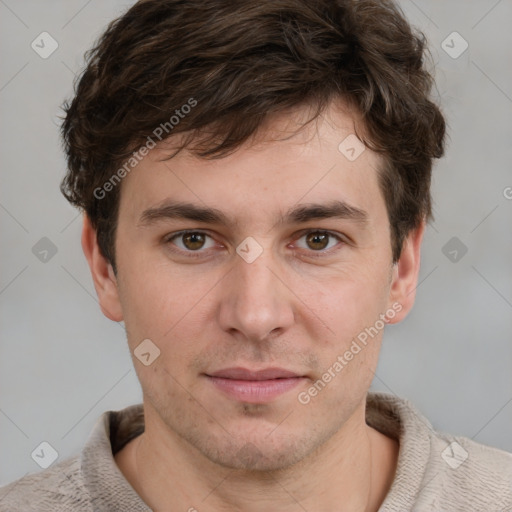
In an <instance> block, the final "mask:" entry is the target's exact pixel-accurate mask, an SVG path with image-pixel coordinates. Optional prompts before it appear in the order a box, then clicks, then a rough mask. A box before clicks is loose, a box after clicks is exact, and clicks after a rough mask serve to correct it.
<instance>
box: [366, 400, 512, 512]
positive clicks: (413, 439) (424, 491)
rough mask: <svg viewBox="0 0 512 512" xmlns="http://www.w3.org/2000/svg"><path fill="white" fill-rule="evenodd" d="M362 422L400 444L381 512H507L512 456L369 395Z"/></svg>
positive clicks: (400, 403)
mask: <svg viewBox="0 0 512 512" xmlns="http://www.w3.org/2000/svg"><path fill="white" fill-rule="evenodd" d="M367 404H368V408H367V422H369V424H371V425H372V426H373V427H374V428H377V430H379V431H381V432H382V433H384V434H386V435H388V436H389V437H392V438H395V439H398V440H399V444H400V448H399V455H398V463H397V470H396V473H395V477H394V481H393V483H392V486H391V489H390V491H389V493H388V495H387V497H386V499H385V501H384V503H383V504H382V506H381V509H380V512H398V511H400V512H403V511H405V510H407V511H414V512H468V511H471V512H512V454H510V453H507V452H505V451H503V450H500V449H498V448H493V447H491V446H486V445H483V444H480V443H477V442H476V441H474V440H472V439H469V438H467V437H462V436H456V435H451V434H447V433H444V432H440V431H437V430H435V429H434V428H433V427H432V425H431V423H430V422H429V421H428V419H427V418H425V417H424V416H423V415H422V414H421V413H420V412H419V410H418V409H416V407H415V406H414V405H413V404H412V403H410V402H409V401H408V400H405V399H403V398H399V397H396V396H394V395H390V394H386V393H372V394H370V395H369V396H368V400H367Z"/></svg>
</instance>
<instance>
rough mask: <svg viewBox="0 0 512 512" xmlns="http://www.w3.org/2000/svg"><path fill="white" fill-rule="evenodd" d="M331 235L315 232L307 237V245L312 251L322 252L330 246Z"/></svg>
mask: <svg viewBox="0 0 512 512" xmlns="http://www.w3.org/2000/svg"><path fill="white" fill-rule="evenodd" d="M329 236H330V235H329V234H328V233H320V232H318V231H314V232H311V233H308V234H307V235H306V243H307V244H308V247H309V248H310V249H313V250H315V251H321V250H322V249H325V248H326V247H327V245H328V244H329Z"/></svg>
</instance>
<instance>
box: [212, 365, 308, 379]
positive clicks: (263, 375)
mask: <svg viewBox="0 0 512 512" xmlns="http://www.w3.org/2000/svg"><path fill="white" fill-rule="evenodd" d="M208 375H209V376H210V377H220V378H222V379H233V380H271V379H291V378H294V377H302V375H299V374H297V373H294V372H291V371H289V370H285V369H283V368H265V369H263V370H256V371H252V370H247V369H245V368H226V369H225V370H219V371H218V372H214V373H210V374H208Z"/></svg>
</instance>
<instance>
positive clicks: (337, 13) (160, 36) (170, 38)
mask: <svg viewBox="0 0 512 512" xmlns="http://www.w3.org/2000/svg"><path fill="white" fill-rule="evenodd" d="M425 53H426V42H425V37H424V36H423V34H421V33H419V32H416V31H414V30H413V29H412V28H411V27H410V25H409V24H408V22H407V21H406V19H405V17H404V15H403V13H402V12H401V10H400V9H399V7H397V6H396V5H395V4H394V3H393V2H392V1H385V0H257V1H256V0H254V1H253V0H142V1H139V2H138V3H136V4H135V5H134V6H133V7H131V8H130V9H129V10H128V11H127V12H126V13H125V14H124V15H123V16H121V17H120V18H118V19H116V20H114V21H112V22H111V23H110V24H109V26H108V27H107V29H106V31H105V32H104V34H103V35H102V36H101V37H100V39H99V40H98V42H97V44H96V46H95V47H94V48H92V49H91V50H89V51H88V52H87V53H86V67H85V69H84V71H83V72H82V74H81V76H80V77H79V79H78V80H77V82H76V83H75V96H74V98H73V99H72V101H71V103H69V102H65V103H64V105H63V110H64V112H65V116H64V120H63V124H62V127H61V133H62V137H63V141H64V146H65V151H66V155H67V164H68V172H67V174H66V176H65V177H64V179H63V180H62V183H61V191H62V193H63V194H64V195H65V197H66V198H67V199H68V200H69V201H70V202H71V203H72V204H74V205H75V206H77V207H79V208H81V209H83V210H84V211H85V212H86V214H87V215H88V217H89V218H90V220H91V224H92V226H93V227H94V228H95V230H96V233H97V239H98V244H99V247H100V250H101V252H102V254H103V255H104V256H105V257H106V258H107V259H108V260H109V261H110V262H111V264H112V266H113V268H114V271H115V270H116V265H115V244H114V241H115V232H116V225H117V217H118V211H119V197H120V196H119V193H120V187H113V188H112V190H111V191H109V193H108V194H107V195H106V196H105V197H104V198H100V199H98V198H97V194H95V192H94V191H95V190H97V189H98V187H101V186H102V184H104V183H105V182H106V181H107V180H109V178H110V177H111V176H112V174H113V172H114V171H115V170H116V169H117V168H118V167H119V166H120V165H122V163H123V162H125V161H126V160H127V159H128V158H129V157H130V156H131V154H132V152H133V151H134V150H135V149H136V148H138V147H140V146H141V145H142V144H144V143H145V142H146V141H147V140H148V137H149V136H151V134H152V133H153V132H154V130H155V127H157V126H163V125H164V124H165V123H167V125H166V126H167V127H169V119H170V116H171V115H173V113H174V112H175V111H176V109H179V108H180V107H181V106H182V105H185V104H187V103H188V102H189V101H190V98H191V97H193V98H194V101H195V102H196V104H195V107H194V108H193V109H189V111H188V113H187V115H185V116H180V120H179V122H178V123H177V124H175V125H173V126H172V128H171V127H169V133H168V134H169V135H171V134H177V133H182V132H188V134H185V135H190V136H188V137H185V141H184V142H183V146H182V148H183V147H187V148H188V149H189V150H191V151H193V152H195V153H196V154H197V155H198V156H201V157H204V158H220V157H222V156H225V155H227V154H229V153H231V152H233V151H235V150H236V149H237V148H238V147H239V146H240V145H241V144H242V143H243V142H245V141H246V140H247V139H249V137H250V136H251V135H253V134H255V133H256V132H257V131H258V129H259V128H260V127H261V126H262V124H263V121H264V120H265V119H267V116H269V115H270V114H273V113H278V112H282V111H284V110H287V109H289V108H293V107H297V106H299V105H304V104H307V105H311V106H313V107H314V112H315V113H314V115H313V117H312V118H311V119H310V120H312V119H314V118H315V117H317V116H318V115H319V114H320V113H321V112H322V111H323V110H324V109H325V107H326V106H327V105H328V104H329V103H330V102H331V100H333V99H336V98H342V99H344V100H346V101H348V102H349V103H351V104H353V105H355V106H356V108H357V110H358V112H359V113H360V114H361V116H362V119H363V122H364V128H365V132H366V134H367V136H365V137H363V140H364V142H365V144H366V145H367V146H368V147H370V148H371V149H373V150H375V151H377V152H379V153H381V154H382V155H383V157H384V158H383V161H384V164H383V166H382V168H381V169H379V186H380V189H381V191H382V193H383V196H384V199H385V202H386V207H387V211H388V217H389V222H390V225H391V245H392V252H393V262H396V261H398V259H399V257H400V253H401V249H402V245H403V241H404V239H405V237H406V236H407V234H408V233H409V231H410V230H412V229H414V228H417V227H418V226H419V225H420V223H421V222H422V220H424V219H426V220H429V219H430V218H431V217H432V211H431V209H432V208H431V196H430V177H431V170H432V161H433V158H440V157H441V156H442V155H443V152H444V137H445V121H444V118H443V115H442V114H441V112H440V109H439V107H438V106H437V105H435V104H434V102H433V101H431V99H430V98H429V96H430V92H431V87H432V85H433V78H432V76H431V74H430V73H429V72H428V70H426V69H425V65H424V57H425ZM171 124H172V123H171ZM171 129H172V131H170V130H171ZM166 133H167V132H166ZM205 134H209V135H205ZM193 141H195V142H194V143H193ZM182 148H180V149H182Z"/></svg>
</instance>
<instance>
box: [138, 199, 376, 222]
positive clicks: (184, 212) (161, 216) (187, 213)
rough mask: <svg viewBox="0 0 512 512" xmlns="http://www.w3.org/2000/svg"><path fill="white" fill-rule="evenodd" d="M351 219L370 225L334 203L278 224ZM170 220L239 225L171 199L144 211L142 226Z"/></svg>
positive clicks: (301, 210)
mask: <svg viewBox="0 0 512 512" xmlns="http://www.w3.org/2000/svg"><path fill="white" fill-rule="evenodd" d="M329 218H337V219H347V220H352V221H355V222H358V223H360V224H367V223H368V220H369V216H368V213H367V212H366V211H364V210H362V209H360V208H357V207H355V206H352V205H350V204H348V203H347V202H345V201H338V200H335V201H330V202H328V203H326V204H318V203H307V204H301V205H298V206H295V207H292V208H290V210H288V212H286V213H285V215H283V216H281V217H280V218H279V219H278V222H277V224H280V225H282V224H298V223H305V222H308V221H311V220H319V219H329ZM167 219H188V220H193V221H196V222H203V223H206V224H222V225H225V226H230V227H232V226H235V225H237V224H238V222H237V220H232V219H230V218H229V217H228V216H227V215H226V214H225V213H224V212H222V211H221V210H218V209H216V208H209V207H203V206H198V205H195V204H193V203H187V202H178V201H172V200H167V201H164V202H163V203H161V204H159V205H157V206H155V207H151V208H148V209H146V210H144V212H142V214H141V216H140V218H139V222H138V224H137V225H138V226H139V227H150V226H152V225H153V224H155V223H157V222H160V221H164V220H167Z"/></svg>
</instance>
